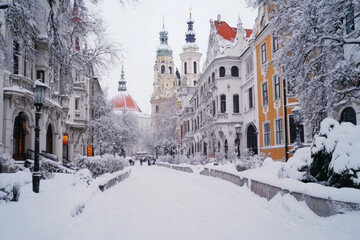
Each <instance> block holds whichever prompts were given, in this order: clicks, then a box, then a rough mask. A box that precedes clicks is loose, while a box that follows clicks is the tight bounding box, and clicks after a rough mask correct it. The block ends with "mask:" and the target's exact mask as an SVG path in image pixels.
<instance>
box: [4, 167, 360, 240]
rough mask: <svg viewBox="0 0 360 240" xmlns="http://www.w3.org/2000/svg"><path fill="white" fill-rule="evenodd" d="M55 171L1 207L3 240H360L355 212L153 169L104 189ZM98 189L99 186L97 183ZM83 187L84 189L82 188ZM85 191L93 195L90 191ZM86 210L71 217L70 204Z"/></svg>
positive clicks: (359, 217)
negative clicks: (335, 211)
mask: <svg viewBox="0 0 360 240" xmlns="http://www.w3.org/2000/svg"><path fill="white" fill-rule="evenodd" d="M72 182H73V176H72V175H66V174H59V175H57V176H56V177H55V179H54V180H46V181H42V182H41V189H40V194H34V193H33V192H32V191H31V184H28V185H25V186H24V187H23V189H22V193H21V197H20V201H19V202H17V203H13V202H9V203H3V204H0V221H1V224H0V239H6V240H7V239H11V240H15V239H36V240H48V239H59V240H80V239H87V240H98V239H110V240H112V239H121V240H155V239H156V240H180V239H184V240H185V239H186V240H201V239H204V240H205V239H206V240H215V239H218V240H230V239H236V240H239V239H276V240H285V239H292V240H293V239H316V240H321V239H324V240H325V239H326V240H331V239H342V240H345V239H359V236H360V230H359V228H358V224H359V222H360V213H350V214H344V215H337V216H333V217H329V218H321V217H318V216H317V215H315V214H314V213H313V212H311V210H309V208H308V207H307V206H306V205H305V204H304V203H302V202H297V201H296V200H295V199H294V198H292V197H291V196H287V195H285V196H283V197H281V196H276V197H274V198H273V199H272V200H271V201H269V202H268V201H266V200H265V199H263V198H260V197H258V196H256V195H254V194H253V193H251V192H250V191H249V190H248V189H247V188H246V187H243V188H242V187H238V186H236V185H234V184H232V183H229V182H225V181H222V180H220V179H215V178H212V177H206V176H201V175H197V174H189V173H183V172H178V171H175V170H172V169H168V168H163V167H158V166H150V167H149V166H145V165H144V166H142V167H141V166H134V167H132V172H131V175H130V177H129V178H128V179H126V180H124V181H123V182H121V183H119V184H117V185H116V186H114V187H112V188H110V189H108V190H107V191H105V192H100V191H98V190H97V191H95V194H93V192H94V190H93V189H95V190H96V189H97V188H92V187H90V188H84V187H81V186H78V185H76V186H72ZM95 187H96V186H95ZM85 190H86V191H85ZM89 190H90V191H89ZM78 203H80V205H81V204H83V203H86V205H85V208H84V210H83V212H82V213H81V214H79V215H77V216H75V217H73V216H71V213H73V212H74V211H73V210H74V208H75V206H77V204H78Z"/></svg>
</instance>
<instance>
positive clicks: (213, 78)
mask: <svg viewBox="0 0 360 240" xmlns="http://www.w3.org/2000/svg"><path fill="white" fill-rule="evenodd" d="M211 79H212V82H215V73H214V72H213V73H212V74H211Z"/></svg>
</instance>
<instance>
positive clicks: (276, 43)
mask: <svg viewBox="0 0 360 240" xmlns="http://www.w3.org/2000/svg"><path fill="white" fill-rule="evenodd" d="M272 40H273V52H276V51H277V50H279V38H278V37H277V36H273V38H272Z"/></svg>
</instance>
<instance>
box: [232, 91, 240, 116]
mask: <svg viewBox="0 0 360 240" xmlns="http://www.w3.org/2000/svg"><path fill="white" fill-rule="evenodd" d="M233 108H234V109H233V110H234V113H239V95H237V94H235V95H234V96H233Z"/></svg>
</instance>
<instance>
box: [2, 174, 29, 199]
mask: <svg viewBox="0 0 360 240" xmlns="http://www.w3.org/2000/svg"><path fill="white" fill-rule="evenodd" d="M31 180H32V178H31V173H30V171H28V170H27V171H18V172H16V173H3V174H0V203H1V202H9V201H18V200H19V198H20V189H21V186H23V185H25V184H28V183H31Z"/></svg>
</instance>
